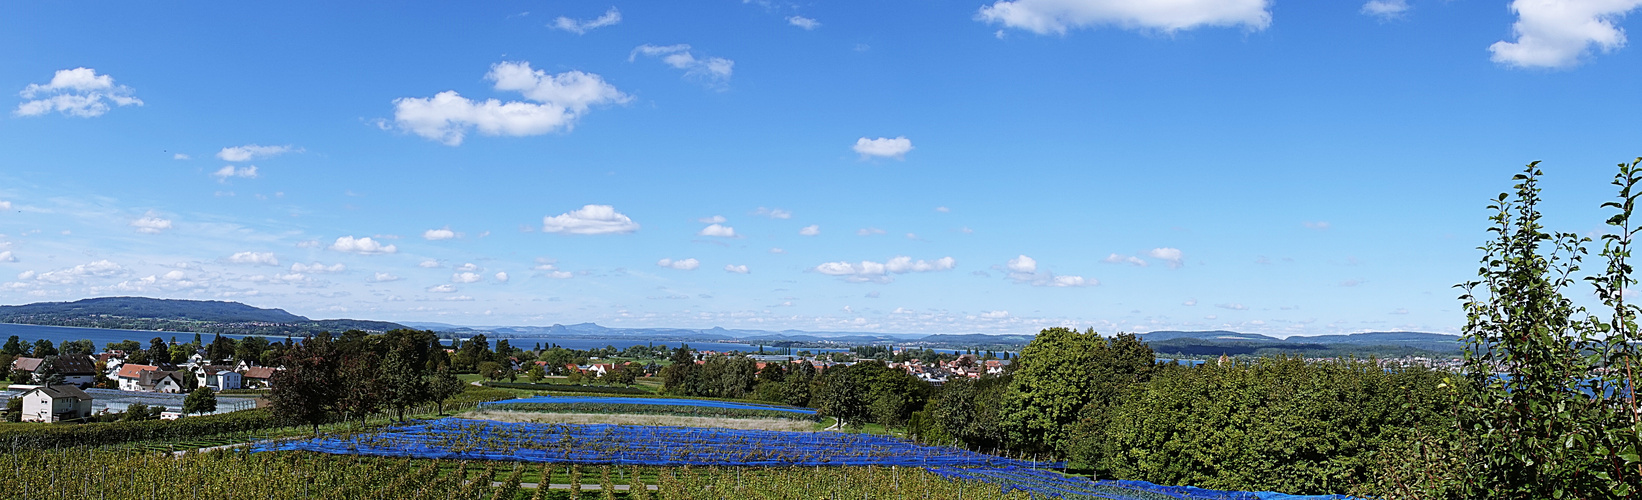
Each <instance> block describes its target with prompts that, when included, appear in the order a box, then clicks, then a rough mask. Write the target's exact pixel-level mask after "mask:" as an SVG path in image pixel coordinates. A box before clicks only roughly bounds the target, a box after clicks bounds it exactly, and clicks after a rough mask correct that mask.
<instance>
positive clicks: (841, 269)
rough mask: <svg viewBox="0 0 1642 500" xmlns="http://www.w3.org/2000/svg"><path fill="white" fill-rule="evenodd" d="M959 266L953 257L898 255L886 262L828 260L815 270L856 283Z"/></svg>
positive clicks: (881, 281)
mask: <svg viewBox="0 0 1642 500" xmlns="http://www.w3.org/2000/svg"><path fill="white" fill-rule="evenodd" d="M957 266H958V260H957V259H954V258H952V257H941V258H939V259H935V260H913V259H912V258H911V257H907V256H904V255H903V256H896V257H894V258H891V259H889V260H888V261H886V262H874V261H870V260H864V261H861V262H846V261H839V262H826V263H822V264H821V265H818V266H815V272H818V273H821V274H825V275H828V276H838V277H841V278H844V280H845V281H850V282H855V283H888V282H890V281H892V280H893V279H894V278H893V277H891V276H890V275H891V274H906V273H927V272H935V271H950V270H952V269H953V268H955V267H957Z"/></svg>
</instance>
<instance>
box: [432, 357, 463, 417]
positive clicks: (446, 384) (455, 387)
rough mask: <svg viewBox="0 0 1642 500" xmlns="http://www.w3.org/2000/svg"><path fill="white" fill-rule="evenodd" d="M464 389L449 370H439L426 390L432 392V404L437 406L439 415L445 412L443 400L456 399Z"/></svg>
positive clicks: (459, 380) (460, 381)
mask: <svg viewBox="0 0 1642 500" xmlns="http://www.w3.org/2000/svg"><path fill="white" fill-rule="evenodd" d="M464 389H466V387H463V386H462V380H461V379H458V378H456V375H454V374H452V373H451V372H450V369H449V368H443V369H440V370H439V372H438V373H435V374H434V375H433V380H431V381H429V384H428V390H429V391H430V392H432V395H433V402H434V404H435V405H437V406H438V409H439V413H444V412H445V400H448V399H450V398H453V397H456V395H458V394H461V393H462V391H463V390H464Z"/></svg>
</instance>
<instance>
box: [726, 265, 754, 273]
mask: <svg viewBox="0 0 1642 500" xmlns="http://www.w3.org/2000/svg"><path fill="white" fill-rule="evenodd" d="M724 272H727V273H736V274H747V273H748V272H750V271H748V270H747V266H746V265H735V264H725V265H724Z"/></svg>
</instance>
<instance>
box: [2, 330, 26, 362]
mask: <svg viewBox="0 0 1642 500" xmlns="http://www.w3.org/2000/svg"><path fill="white" fill-rule="evenodd" d="M0 353H5V354H8V355H10V356H12V357H17V356H27V355H28V353H29V352H28V344H24V343H23V341H22V339H19V338H17V336H16V335H12V336H11V337H10V338H7V339H6V345H5V346H4V347H0Z"/></svg>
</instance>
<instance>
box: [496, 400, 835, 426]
mask: <svg viewBox="0 0 1642 500" xmlns="http://www.w3.org/2000/svg"><path fill="white" fill-rule="evenodd" d="M483 409H485V410H502V411H526V412H541V413H594V414H612V415H616V414H619V415H678V416H685V417H722V418H786V419H792V420H809V421H812V422H816V421H820V419H821V417H820V416H817V415H811V414H804V413H793V412H789V411H780V410H752V409H742V408H709V407H702V406H684V405H646V404H611V403H492V404H488V405H485V406H484V408H483Z"/></svg>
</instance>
